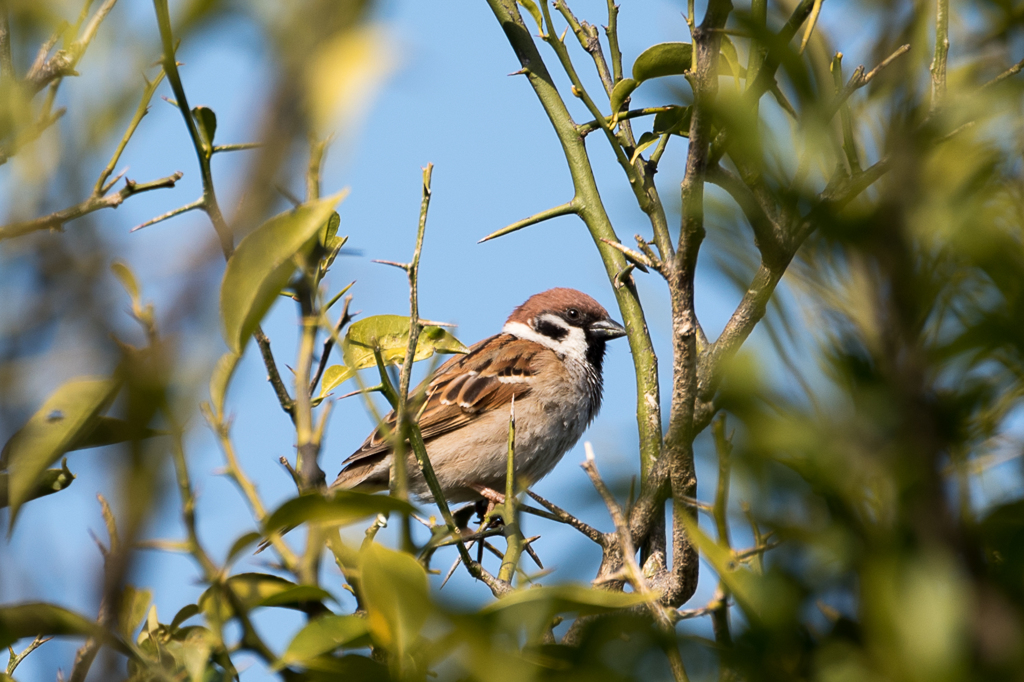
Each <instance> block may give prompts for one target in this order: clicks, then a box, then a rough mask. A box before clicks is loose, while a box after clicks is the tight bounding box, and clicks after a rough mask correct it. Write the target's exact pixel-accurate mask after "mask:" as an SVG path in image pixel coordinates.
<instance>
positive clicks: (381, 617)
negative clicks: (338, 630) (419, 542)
mask: <svg viewBox="0 0 1024 682" xmlns="http://www.w3.org/2000/svg"><path fill="white" fill-rule="evenodd" d="M360 555H361V562H362V570H361V571H360V576H361V578H360V581H359V583H360V584H359V588H360V594H361V595H362V597H363V604H364V606H365V607H366V612H367V616H366V617H367V623H368V625H369V628H370V635H371V636H372V637H373V640H374V641H375V642H376V643H378V644H380V645H381V646H383V647H384V648H385V649H387V650H388V651H389V652H391V653H393V654H394V655H396V656H397V657H399V658H401V657H403V656H405V655H406V653H407V652H408V650H409V648H410V647H411V646H412V644H413V643H414V642H415V640H416V638H417V637H418V636H419V632H420V630H421V629H422V627H423V624H424V623H425V622H426V620H427V616H428V615H429V614H430V610H431V603H430V595H429V587H428V585H427V573H426V571H424V570H423V566H421V565H420V563H419V562H418V561H416V559H415V558H413V557H412V556H410V555H408V554H405V553H403V552H396V551H394V550H391V549H387V548H386V547H382V546H381V545H378V544H376V543H372V542H371V543H369V544H368V545H367V546H366V547H365V548H364V549H363V550H362V551H361V552H360Z"/></svg>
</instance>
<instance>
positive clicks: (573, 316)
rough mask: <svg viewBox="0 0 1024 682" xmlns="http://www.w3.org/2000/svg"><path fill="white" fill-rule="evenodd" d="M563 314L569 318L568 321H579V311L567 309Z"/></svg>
mask: <svg viewBox="0 0 1024 682" xmlns="http://www.w3.org/2000/svg"><path fill="white" fill-rule="evenodd" d="M565 314H566V315H568V316H569V319H570V320H576V319H579V316H580V311H578V310H576V309H575V308H569V310H567V311H566V313H565Z"/></svg>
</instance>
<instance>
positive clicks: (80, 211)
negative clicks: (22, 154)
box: [0, 171, 182, 240]
mask: <svg viewBox="0 0 1024 682" xmlns="http://www.w3.org/2000/svg"><path fill="white" fill-rule="evenodd" d="M181 176H182V174H181V172H180V171H179V172H177V173H175V174H173V175H168V176H167V177H166V178H161V179H159V180H153V181H152V182H143V183H136V182H133V181H132V180H126V181H125V186H124V187H123V188H122V189H121V190H119V191H117V192H114V193H113V194H108V195H106V196H103V197H97V196H91V197H89V198H88V199H86V200H85V201H83V202H82V203H80V204H77V205H75V206H72V207H70V208H66V209H64V210H62V211H57V212H55V213H51V214H50V215H46V216H42V217H41V218H36V219H35V220H27V221H25V222H20V223H9V224H7V225H4V226H2V227H0V240H4V239H10V238H12V237H20V236H22V235H25V234H29V233H30V232H37V231H39V230H59V229H61V228H63V227H64V223H67V222H70V221H72V220H75V219H76V218H81V217H82V216H85V215H88V214H90V213H93V212H95V211H98V210H100V209H103V208H117V207H118V206H120V205H121V204H122V203H123V202H124V200H125V199H127V198H128V197H130V196H132V195H135V194H141V193H143V192H149V191H152V190H155V189H164V188H167V187H174V184H175V183H176V182H177V181H178V180H180V179H181Z"/></svg>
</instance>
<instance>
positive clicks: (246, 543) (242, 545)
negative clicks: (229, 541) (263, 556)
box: [224, 531, 263, 565]
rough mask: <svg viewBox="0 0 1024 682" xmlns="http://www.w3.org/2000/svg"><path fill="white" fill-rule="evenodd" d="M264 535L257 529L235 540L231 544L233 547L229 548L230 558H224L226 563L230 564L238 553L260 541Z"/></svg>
mask: <svg viewBox="0 0 1024 682" xmlns="http://www.w3.org/2000/svg"><path fill="white" fill-rule="evenodd" d="M262 537H263V536H262V535H260V534H259V533H257V532H256V531H250V532H248V533H246V534H245V535H242V536H241V537H240V538H238V539H237V540H235V542H234V544H233V545H231V549H230V550H228V558H227V559H225V560H224V563H226V564H228V565H230V564H231V563H232V562H234V560H235V559H236V558H238V555H239V554H241V553H242V552H244V551H245V550H246V548H247V547H251V546H252V545H253V544H255V543H256V542H258V541H259V539H260V538H262Z"/></svg>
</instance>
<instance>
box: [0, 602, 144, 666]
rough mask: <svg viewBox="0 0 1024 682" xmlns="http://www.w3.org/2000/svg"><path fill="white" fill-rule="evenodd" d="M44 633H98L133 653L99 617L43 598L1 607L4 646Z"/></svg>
mask: <svg viewBox="0 0 1024 682" xmlns="http://www.w3.org/2000/svg"><path fill="white" fill-rule="evenodd" d="M38 635H44V636H51V635H52V636H78V637H96V638H97V639H101V640H103V641H104V642H105V643H106V644H107V645H109V646H112V647H113V648H115V649H116V650H118V651H120V652H121V653H124V654H128V655H130V652H129V650H128V648H127V647H126V646H125V645H124V643H123V642H121V641H120V640H118V639H117V638H116V637H114V636H113V635H111V634H110V633H109V632H107V631H106V630H104V629H103V628H102V627H100V626H99V624H97V623H96V622H95V621H93V620H90V619H88V618H86V617H85V616H81V615H79V614H77V613H75V612H73V611H68V610H67V609H63V608H61V607H59V606H54V605H53V604H44V603H40V602H35V603H28V604H16V605H13V606H3V607H0V648H6V647H9V646H10V645H11V644H14V642H16V641H17V640H19V639H22V638H27V637H36V636H38Z"/></svg>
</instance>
